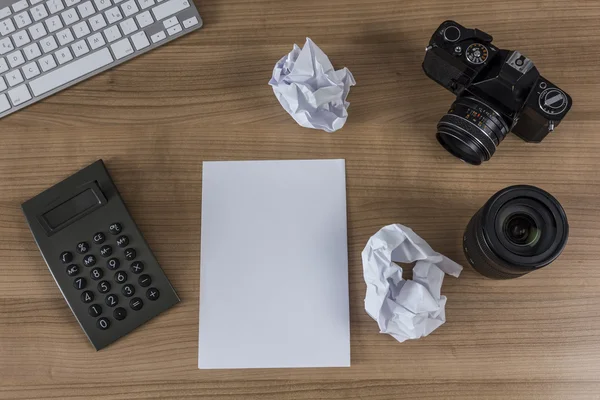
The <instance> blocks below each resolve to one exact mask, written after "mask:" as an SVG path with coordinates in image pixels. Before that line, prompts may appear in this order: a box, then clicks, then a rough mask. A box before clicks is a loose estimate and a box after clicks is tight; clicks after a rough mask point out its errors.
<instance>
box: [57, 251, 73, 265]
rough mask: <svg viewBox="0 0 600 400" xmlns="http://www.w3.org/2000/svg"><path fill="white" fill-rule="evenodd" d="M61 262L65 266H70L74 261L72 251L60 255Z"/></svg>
mask: <svg viewBox="0 0 600 400" xmlns="http://www.w3.org/2000/svg"><path fill="white" fill-rule="evenodd" d="M60 260H61V261H62V263H63V264H68V263H70V262H71V261H73V254H72V253H71V252H70V251H63V252H62V253H60Z"/></svg>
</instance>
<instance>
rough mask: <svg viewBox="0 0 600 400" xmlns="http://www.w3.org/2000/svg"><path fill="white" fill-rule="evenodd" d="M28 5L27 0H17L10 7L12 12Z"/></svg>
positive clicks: (23, 8)
mask: <svg viewBox="0 0 600 400" xmlns="http://www.w3.org/2000/svg"><path fill="white" fill-rule="evenodd" d="M27 7H28V4H27V0H20V1H17V2H16V3H14V4H13V5H12V9H13V11H14V12H19V11H22V10H25V9H26V8H27Z"/></svg>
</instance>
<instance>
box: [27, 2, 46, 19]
mask: <svg viewBox="0 0 600 400" xmlns="http://www.w3.org/2000/svg"><path fill="white" fill-rule="evenodd" d="M31 15H33V20H34V21H39V20H42V19H44V18H46V17H47V16H48V11H46V6H45V5H43V4H38V5H37V6H35V7H33V8H32V9H31Z"/></svg>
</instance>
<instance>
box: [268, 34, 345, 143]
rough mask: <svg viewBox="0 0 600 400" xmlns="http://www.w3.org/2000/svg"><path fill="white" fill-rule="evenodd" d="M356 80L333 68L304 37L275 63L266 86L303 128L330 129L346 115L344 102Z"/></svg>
mask: <svg viewBox="0 0 600 400" xmlns="http://www.w3.org/2000/svg"><path fill="white" fill-rule="evenodd" d="M355 84H356V81H355V80H354V77H353V76H352V73H351V72H350V71H349V70H348V68H343V69H340V70H337V71H336V70H334V69H333V65H331V62H330V61H329V58H328V57H327V55H326V54H325V53H323V51H322V50H321V49H320V48H319V47H317V45H316V44H315V43H314V42H313V41H312V40H310V38H306V43H305V44H304V47H303V48H302V50H301V49H300V47H298V45H296V44H294V49H293V50H292V51H291V52H290V53H289V54H288V55H287V56H285V57H283V58H282V59H281V60H279V61H278V62H277V64H275V68H274V69H273V77H272V78H271V80H270V81H269V85H271V86H272V87H273V92H274V93H275V96H276V97H277V100H279V103H281V105H282V107H283V108H284V109H285V110H286V111H287V112H288V114H290V115H291V116H292V118H294V119H295V120H296V122H297V123H298V124H300V125H301V126H304V127H305V128H314V129H322V130H324V131H326V132H334V131H337V130H338V129H340V128H342V127H343V126H344V124H345V123H346V119H347V118H348V110H347V109H348V106H349V105H350V103H348V102H347V101H346V97H348V93H349V91H350V86H354V85H355Z"/></svg>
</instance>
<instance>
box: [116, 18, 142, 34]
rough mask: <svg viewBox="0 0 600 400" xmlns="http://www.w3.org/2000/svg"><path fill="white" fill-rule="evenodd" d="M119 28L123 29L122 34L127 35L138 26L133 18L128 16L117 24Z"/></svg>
mask: <svg viewBox="0 0 600 400" xmlns="http://www.w3.org/2000/svg"><path fill="white" fill-rule="evenodd" d="M119 26H120V27H121V30H122V31H123V35H129V34H130V33H132V32H135V31H137V29H138V27H137V24H136V23H135V20H134V19H133V18H128V19H126V20H125V21H123V22H121V23H120V24H119Z"/></svg>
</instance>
